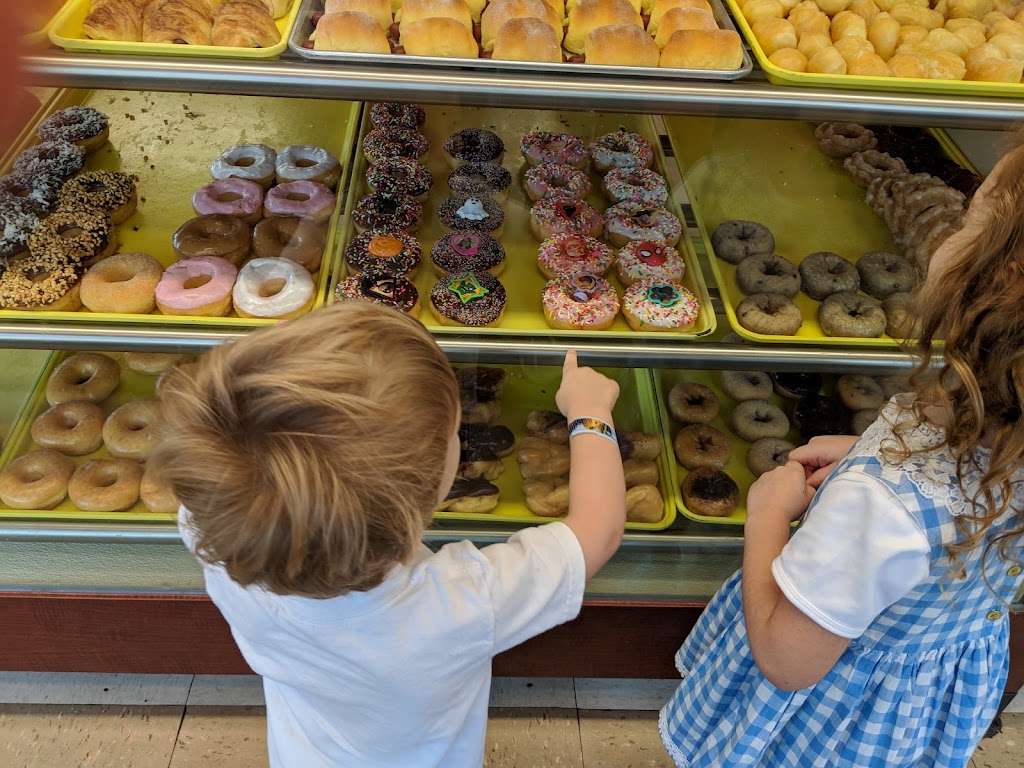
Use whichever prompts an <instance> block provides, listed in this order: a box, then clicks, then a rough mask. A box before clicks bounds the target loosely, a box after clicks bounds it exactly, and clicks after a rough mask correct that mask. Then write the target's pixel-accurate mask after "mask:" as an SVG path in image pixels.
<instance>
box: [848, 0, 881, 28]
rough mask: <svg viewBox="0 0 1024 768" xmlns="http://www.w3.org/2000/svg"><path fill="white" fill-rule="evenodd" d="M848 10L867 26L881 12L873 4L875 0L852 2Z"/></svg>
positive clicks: (854, 0)
mask: <svg viewBox="0 0 1024 768" xmlns="http://www.w3.org/2000/svg"><path fill="white" fill-rule="evenodd" d="M849 10H850V12H851V13H856V14H857V15H858V16H860V17H861V18H862V19H864V21H866V22H868V23H869V24H870V23H871V20H872V19H873V18H875V16H877V15H878V14H879V13H881V12H882V9H881V8H879V7H878V6H877V5H876V4H875V0H853V2H852V3H850V9H849Z"/></svg>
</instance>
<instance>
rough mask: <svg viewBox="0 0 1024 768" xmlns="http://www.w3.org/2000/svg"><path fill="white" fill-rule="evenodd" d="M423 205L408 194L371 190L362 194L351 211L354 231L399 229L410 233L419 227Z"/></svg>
mask: <svg viewBox="0 0 1024 768" xmlns="http://www.w3.org/2000/svg"><path fill="white" fill-rule="evenodd" d="M422 218H423V206H422V205H420V204H419V203H418V202H416V200H414V199H413V198H411V197H409V196H408V195H402V194H398V193H393V192H372V193H370V194H369V195H364V196H363V198H362V199H361V200H360V201H359V203H358V204H357V205H356V207H355V210H353V211H352V221H353V223H354V224H355V226H356V231H357V232H359V233H360V234H362V233H363V232H366V231H367V230H370V229H387V230H401V231H403V232H409V233H410V234H411V233H413V232H415V231H416V230H417V229H419V226H420V219H422Z"/></svg>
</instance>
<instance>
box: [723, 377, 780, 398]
mask: <svg viewBox="0 0 1024 768" xmlns="http://www.w3.org/2000/svg"><path fill="white" fill-rule="evenodd" d="M718 381H719V384H720V385H721V387H722V392H724V393H725V394H726V395H727V396H729V397H731V398H732V399H733V400H735V401H736V402H737V403H742V402H743V401H744V400H767V399H768V398H770V397H771V396H772V380H771V378H769V376H768V374H767V373H764V372H763V371H721V372H719V374H718Z"/></svg>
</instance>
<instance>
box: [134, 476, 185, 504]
mask: <svg viewBox="0 0 1024 768" xmlns="http://www.w3.org/2000/svg"><path fill="white" fill-rule="evenodd" d="M139 497H140V498H141V499H142V503H143V504H145V505H146V509H148V510H149V511H150V512H156V513H158V514H161V515H176V514H177V513H178V507H179V506H180V503H179V502H178V497H177V496H175V495H174V491H172V490H171V489H170V488H169V487H168V486H166V485H164V484H163V483H161V482H159V481H158V480H157V479H156V477H155V476H154V473H153V471H152V470H151V469H150V468H149V466H147V467H146V469H145V471H144V472H143V473H142V481H141V483H140V484H139Z"/></svg>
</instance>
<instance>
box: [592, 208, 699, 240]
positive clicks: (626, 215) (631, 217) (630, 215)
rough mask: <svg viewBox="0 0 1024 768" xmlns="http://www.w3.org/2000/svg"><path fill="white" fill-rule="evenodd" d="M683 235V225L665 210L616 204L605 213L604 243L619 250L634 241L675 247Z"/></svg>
mask: <svg viewBox="0 0 1024 768" xmlns="http://www.w3.org/2000/svg"><path fill="white" fill-rule="evenodd" d="M682 234H683V225H682V223H680V221H679V219H678V218H677V217H676V215H675V214H673V213H670V212H669V211H666V210H665V209H664V208H648V207H647V206H644V205H640V204H638V203H616V204H615V205H612V206H609V207H608V208H606V209H605V211H604V239H605V240H607V241H608V242H609V243H610V244H611V245H614V246H615V247H616V248H622V247H623V246H625V245H626V244H627V243H630V242H631V241H633V240H661V241H663V242H665V243H666V244H667V245H671V246H674V245H675V244H676V243H678V242H679V238H680V237H682Z"/></svg>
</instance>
